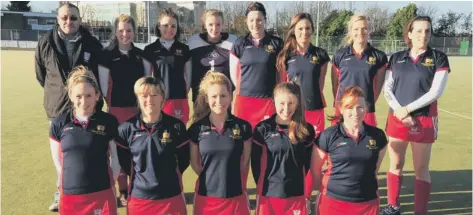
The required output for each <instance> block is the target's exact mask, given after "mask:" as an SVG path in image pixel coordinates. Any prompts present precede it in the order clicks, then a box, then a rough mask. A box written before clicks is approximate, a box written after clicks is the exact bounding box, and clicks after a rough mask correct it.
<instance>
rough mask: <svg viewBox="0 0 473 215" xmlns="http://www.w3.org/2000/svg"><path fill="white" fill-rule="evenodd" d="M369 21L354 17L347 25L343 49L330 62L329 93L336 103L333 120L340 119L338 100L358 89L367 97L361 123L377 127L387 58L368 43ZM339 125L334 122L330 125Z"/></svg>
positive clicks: (361, 17)
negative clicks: (365, 109)
mask: <svg viewBox="0 0 473 215" xmlns="http://www.w3.org/2000/svg"><path fill="white" fill-rule="evenodd" d="M368 24H369V23H368V18H367V17H366V16H361V15H354V16H352V17H351V19H350V21H349V22H348V35H347V36H346V38H345V43H346V45H347V46H346V47H344V48H342V49H340V50H338V51H337V53H336V54H335V56H334V57H333V62H332V92H333V97H334V101H335V116H336V117H335V118H338V117H337V116H340V107H339V103H340V98H341V96H342V93H343V91H344V90H345V88H347V87H351V86H357V87H360V88H361V89H362V90H363V92H364V93H365V95H366V102H367V105H368V112H367V113H366V115H365V118H364V121H365V122H366V123H367V124H369V125H372V126H376V125H377V122H376V115H375V111H376V109H375V104H376V101H377V100H378V97H379V94H380V93H381V89H382V87H383V83H384V75H385V73H386V64H387V62H388V58H387V57H386V54H385V53H384V52H382V51H380V50H378V49H376V48H374V47H373V46H371V44H370V43H368V37H369V31H368V29H369V28H368V27H369V26H368ZM337 122H338V121H337V120H333V121H332V125H335V124H336V123H337Z"/></svg>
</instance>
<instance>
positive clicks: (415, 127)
mask: <svg viewBox="0 0 473 215" xmlns="http://www.w3.org/2000/svg"><path fill="white" fill-rule="evenodd" d="M409 134H413V135H416V134H420V131H419V127H417V126H411V129H410V130H409Z"/></svg>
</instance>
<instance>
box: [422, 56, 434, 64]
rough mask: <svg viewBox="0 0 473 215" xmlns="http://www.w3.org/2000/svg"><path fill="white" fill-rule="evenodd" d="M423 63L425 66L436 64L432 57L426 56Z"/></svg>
mask: <svg viewBox="0 0 473 215" xmlns="http://www.w3.org/2000/svg"><path fill="white" fill-rule="evenodd" d="M422 65H424V66H434V61H433V60H432V58H429V57H427V58H425V61H424V62H423V63H422Z"/></svg>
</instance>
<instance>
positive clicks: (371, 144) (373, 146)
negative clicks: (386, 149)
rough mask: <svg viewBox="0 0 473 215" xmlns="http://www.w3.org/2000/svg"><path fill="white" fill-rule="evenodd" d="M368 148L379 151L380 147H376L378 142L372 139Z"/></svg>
mask: <svg viewBox="0 0 473 215" xmlns="http://www.w3.org/2000/svg"><path fill="white" fill-rule="evenodd" d="M367 147H368V148H369V149H377V148H378V146H376V140H373V139H370V140H369V142H368V146H367Z"/></svg>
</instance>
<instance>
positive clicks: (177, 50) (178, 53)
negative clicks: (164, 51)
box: [174, 49, 182, 56]
mask: <svg viewBox="0 0 473 215" xmlns="http://www.w3.org/2000/svg"><path fill="white" fill-rule="evenodd" d="M174 54H175V55H177V56H182V50H180V49H176V53H174Z"/></svg>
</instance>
